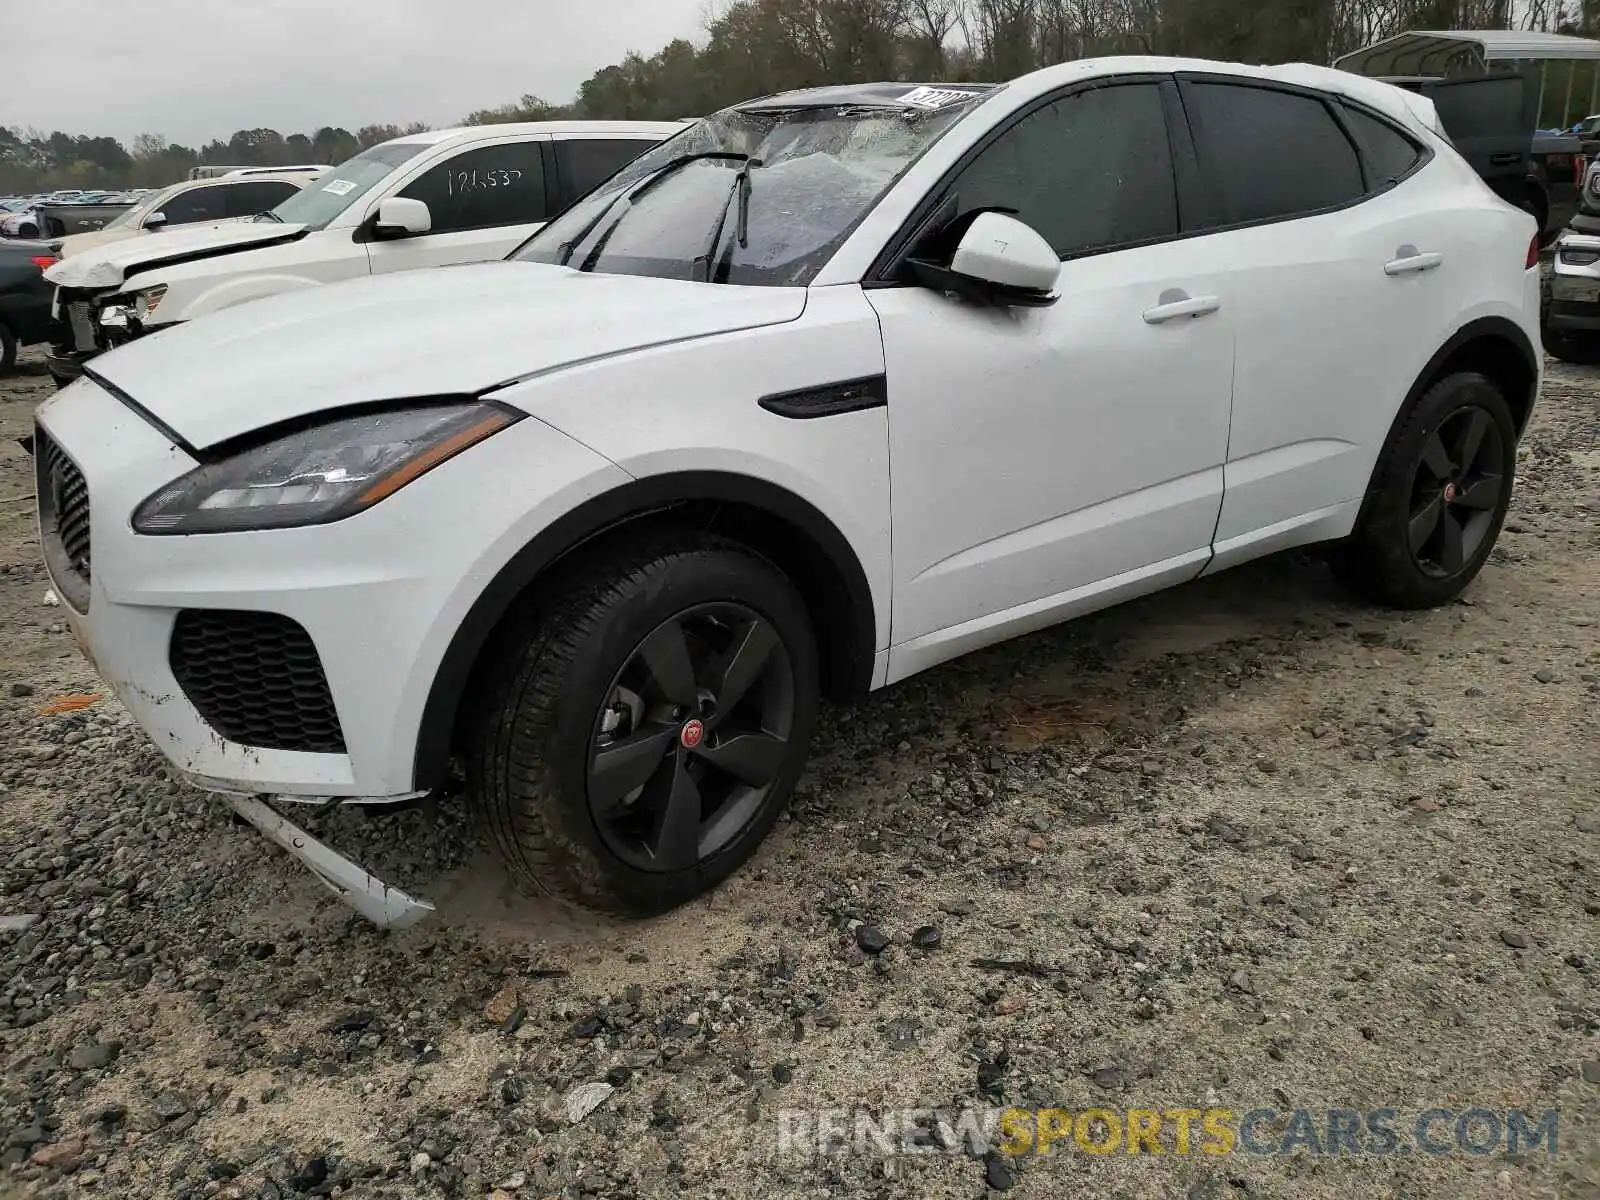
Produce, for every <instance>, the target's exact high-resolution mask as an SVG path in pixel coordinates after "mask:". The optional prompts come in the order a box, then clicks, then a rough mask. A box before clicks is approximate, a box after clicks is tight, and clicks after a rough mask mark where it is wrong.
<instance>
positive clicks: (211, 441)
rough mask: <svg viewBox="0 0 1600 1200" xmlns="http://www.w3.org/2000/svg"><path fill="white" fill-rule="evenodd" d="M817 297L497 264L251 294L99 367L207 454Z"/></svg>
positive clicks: (797, 308) (759, 321)
mask: <svg viewBox="0 0 1600 1200" xmlns="http://www.w3.org/2000/svg"><path fill="white" fill-rule="evenodd" d="M805 304H806V291H805V289H804V288H774V287H738V286H732V285H728V284H710V283H685V282H681V281H677V280H669V279H643V278H638V277H635V276H628V275H595V274H584V273H582V272H579V271H574V270H570V269H567V268H565V267H550V266H542V265H539V264H535V263H517V262H493V263H477V264H474V265H470V266H458V267H439V268H435V269H433V270H428V271H403V272H400V273H398V274H394V275H383V276H378V277H375V278H370V279H359V280H354V281H351V282H347V283H339V284H331V285H329V286H326V287H320V288H314V289H312V290H309V291H303V292H295V293H291V294H288V295H283V296H273V297H269V298H267V299H264V300H256V301H252V302H251V303H249V304H242V305H239V306H238V307H236V308H231V309H224V310H223V311H221V312H218V313H213V314H212V315H210V316H207V317H205V318H203V319H201V320H199V321H195V322H193V323H192V324H187V325H179V326H173V327H170V328H167V329H164V330H161V331H160V332H157V333H153V334H150V335H149V336H146V337H143V338H140V339H138V340H136V341H133V342H130V343H128V344H127V345H125V346H122V347H120V348H119V349H116V350H113V351H111V352H110V353H109V354H103V355H101V356H100V357H98V358H96V359H95V360H94V361H93V363H92V364H91V367H90V369H91V371H92V372H93V373H94V374H96V375H98V376H99V377H100V378H102V379H103V380H105V381H106V382H108V383H110V384H112V385H113V386H115V387H117V388H119V389H121V390H122V391H123V392H125V393H126V394H127V395H128V396H129V398H131V399H132V400H133V401H134V402H135V403H137V404H139V405H140V406H141V407H143V408H144V409H146V410H147V411H148V412H150V413H151V415H153V416H154V417H156V418H157V419H158V420H159V421H161V422H162V423H163V424H164V425H166V426H167V427H168V428H169V429H170V430H172V431H173V432H174V433H176V434H177V435H178V436H179V437H180V438H182V439H183V440H184V441H186V442H187V443H188V444H189V445H190V446H192V447H194V448H195V449H201V450H203V449H205V448H207V447H209V446H214V445H216V444H217V443H219V442H223V441H226V440H228V439H229V438H234V437H238V436H240V435H241V434H245V433H250V432H252V431H254V430H256V429H261V428H263V427H266V426H269V425H276V424H278V423H280V422H283V421H291V420H295V419H297V418H302V417H306V416H310V415H313V414H316V413H321V412H329V411H332V410H335V409H339V408H344V407H348V406H350V405H354V404H364V403H368V402H370V401H374V400H404V399H408V398H413V397H423V396H446V395H473V394H477V393H481V392H485V391H488V390H490V389H493V388H494V387H496V386H497V385H500V384H504V383H508V382H511V381H513V380H516V379H519V378H524V377H526V376H529V375H535V374H541V373H545V372H549V371H552V370H556V369H558V368H561V367H565V366H571V365H573V364H576V363H587V362H593V361H595V360H596V359H603V358H610V357H613V356H615V355H619V354H626V353H628V352H630V351H634V350H642V349H646V348H648V347H651V346H660V345H664V344H666V343H670V342H683V341H688V340H692V339H695V338H703V337H710V336H713V335H715V334H719V333H729V332H733V331H736V330H740V329H753V328H757V327H759V326H763V325H777V324H781V323H783V322H786V321H793V320H795V319H797V318H798V317H799V316H800V314H801V313H802V312H803V311H804V310H805Z"/></svg>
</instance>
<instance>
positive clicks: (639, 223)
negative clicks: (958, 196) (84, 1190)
mask: <svg viewBox="0 0 1600 1200" xmlns="http://www.w3.org/2000/svg"><path fill="white" fill-rule="evenodd" d="M900 90H901V92H902V93H903V95H901V96H895V95H893V94H882V95H878V94H874V95H872V96H870V97H868V102H851V103H834V104H825V103H807V102H806V98H805V97H801V98H799V99H798V100H797V101H796V103H795V104H794V105H793V106H792V107H781V106H780V105H781V100H769V101H763V102H761V103H759V104H756V105H750V106H746V107H743V108H734V109H728V110H725V111H723V112H720V113H718V114H716V115H715V116H712V117H707V118H705V119H704V120H701V121H699V122H697V123H696V124H695V125H693V126H691V127H690V128H689V129H688V130H686V131H685V132H684V133H682V134H679V135H678V136H677V137H674V138H672V139H671V140H670V141H667V142H664V143H662V144H661V145H659V146H657V147H655V148H654V149H652V150H651V151H649V152H648V153H647V154H645V155H643V156H642V157H640V158H637V159H635V160H634V161H633V162H632V163H631V164H629V165H628V166H627V167H624V168H623V169H622V170H621V171H620V172H618V173H617V174H616V175H614V176H613V177H612V178H611V179H609V180H608V181H606V182H605V183H604V184H602V185H601V186H600V187H598V188H597V189H595V191H593V192H591V193H590V194H589V195H588V196H587V197H585V198H584V199H582V200H580V201H579V202H578V203H577V204H576V205H574V206H573V207H571V208H569V209H568V210H567V211H566V212H565V213H563V214H562V215H561V216H559V217H557V218H556V219H555V220H554V221H552V222H551V223H550V224H548V225H546V226H545V227H544V228H543V229H542V230H540V231H539V232H538V233H536V234H535V235H534V236H533V237H532V238H530V239H529V240H528V241H527V242H526V243H525V244H524V245H523V246H522V247H521V248H520V249H519V250H517V252H516V253H514V254H513V255H512V256H511V257H512V258H513V259H516V260H520V261H523V262H539V263H550V264H556V265H566V266H570V267H574V268H577V269H579V270H585V271H598V272H601V273H605V274H613V275H649V276H656V277H660V278H666V279H685V280H702V281H709V282H717V283H734V284H755V285H764V286H768V287H794V286H804V285H805V284H807V283H809V282H810V281H811V279H812V278H813V277H814V276H815V275H816V274H817V272H818V271H820V270H821V269H822V267H823V265H824V264H825V263H826V262H827V261H828V259H829V258H831V257H832V256H833V253H834V251H835V250H837V249H838V247H839V245H840V244H841V243H842V242H843V241H844V239H845V238H846V237H848V236H849V234H850V233H851V231H853V230H854V229H855V227H856V225H857V224H859V223H860V221H861V219H862V218H863V217H865V216H866V214H867V213H868V212H869V211H870V210H871V209H872V207H873V205H874V204H876V203H877V201H878V199H879V198H880V197H881V196H883V194H884V193H885V192H887V191H888V190H889V188H890V186H891V185H892V184H893V183H894V182H895V180H897V179H899V178H900V176H901V175H902V174H903V173H904V172H905V170H906V169H907V168H908V167H909V166H910V165H911V164H912V163H913V162H915V161H916V159H917V158H918V157H919V156H920V155H921V154H922V153H923V152H924V151H926V150H927V148H928V147H929V146H931V145H932V144H933V143H934V142H935V141H937V140H938V139H939V137H940V136H941V135H943V134H944V133H945V131H946V130H948V129H949V128H950V127H951V126H952V125H954V124H955V123H956V122H957V121H958V120H960V119H961V117H962V116H964V115H965V114H966V113H967V112H969V111H970V110H971V109H972V108H973V107H974V105H975V104H976V103H977V102H978V101H980V100H982V99H983V98H984V97H985V96H987V95H988V94H989V89H987V88H972V89H955V88H941V89H934V88H927V87H923V88H915V89H913V88H910V87H906V88H902V89H900ZM691 156H692V157H691Z"/></svg>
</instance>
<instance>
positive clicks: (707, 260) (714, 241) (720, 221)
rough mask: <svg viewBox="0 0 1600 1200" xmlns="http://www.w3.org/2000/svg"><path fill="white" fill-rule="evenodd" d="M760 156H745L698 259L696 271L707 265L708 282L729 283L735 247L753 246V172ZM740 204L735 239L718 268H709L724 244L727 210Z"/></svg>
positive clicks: (718, 262) (747, 247) (719, 262)
mask: <svg viewBox="0 0 1600 1200" xmlns="http://www.w3.org/2000/svg"><path fill="white" fill-rule="evenodd" d="M761 165H762V163H761V160H760V159H759V158H746V159H745V160H744V163H743V165H741V166H740V168H739V170H738V171H737V172H736V173H735V174H734V177H733V190H732V191H730V192H729V193H728V199H727V201H726V203H724V204H723V206H722V212H721V214H720V215H719V216H718V217H717V227H716V228H715V229H713V230H712V231H711V241H710V242H709V243H707V245H706V251H705V253H704V254H702V255H700V257H699V258H697V259H695V265H694V269H695V273H696V274H697V275H698V273H699V270H700V266H701V264H705V266H706V268H707V270H706V280H705V282H707V283H726V282H727V281H728V272H729V271H730V270H732V269H733V247H734V245H735V243H737V244H738V247H739V249H741V250H748V249H749V248H750V172H751V171H753V170H755V169H756V168H757V167H759V166H761ZM735 204H737V205H738V216H737V217H736V218H735V221H734V226H733V241H731V242H729V243H728V249H727V251H726V252H725V253H724V254H723V255H722V257H721V258H720V259H718V261H717V266H716V269H715V270H712V269H711V267H710V264H711V260H712V259H713V258H716V257H717V247H718V246H720V245H722V231H723V230H724V229H725V228H727V225H728V210H729V209H731V208H733V207H734V206H735Z"/></svg>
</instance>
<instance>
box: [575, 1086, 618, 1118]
mask: <svg viewBox="0 0 1600 1200" xmlns="http://www.w3.org/2000/svg"><path fill="white" fill-rule="evenodd" d="M615 1090H616V1089H615V1088H613V1087H612V1086H611V1085H610V1084H609V1083H580V1084H579V1085H578V1086H577V1087H575V1088H573V1089H572V1090H571V1091H570V1092H568V1093H567V1120H568V1121H570V1122H571V1123H572V1124H574V1125H576V1124H577V1123H578V1122H579V1121H581V1120H583V1119H584V1118H585V1117H587V1116H588V1115H589V1114H590V1113H592V1112H593V1111H594V1110H595V1109H597V1108H599V1107H600V1106H601V1105H602V1104H604V1103H605V1102H606V1100H607V1098H608V1097H610V1095H611V1093H612V1092H613V1091H615Z"/></svg>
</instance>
